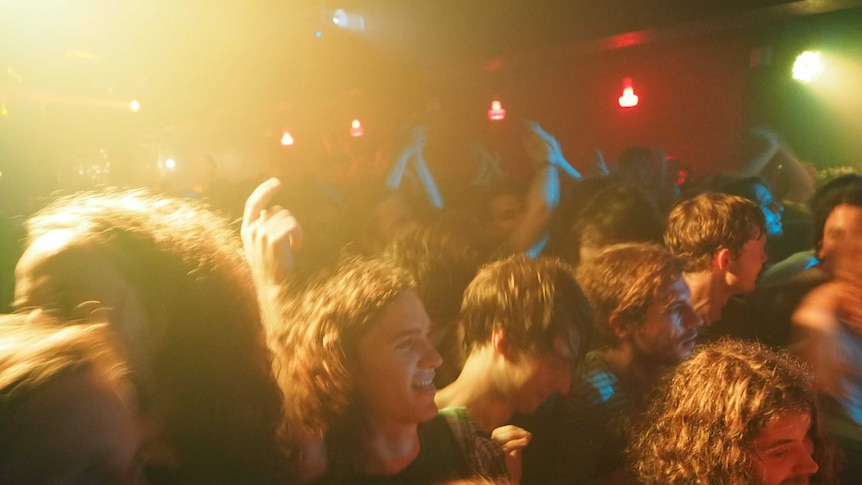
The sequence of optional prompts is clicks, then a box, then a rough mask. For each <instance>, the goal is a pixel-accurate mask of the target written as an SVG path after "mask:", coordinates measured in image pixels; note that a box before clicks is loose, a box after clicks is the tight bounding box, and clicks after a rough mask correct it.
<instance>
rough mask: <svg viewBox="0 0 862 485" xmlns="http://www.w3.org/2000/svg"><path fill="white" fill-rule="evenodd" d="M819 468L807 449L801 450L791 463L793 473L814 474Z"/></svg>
mask: <svg viewBox="0 0 862 485" xmlns="http://www.w3.org/2000/svg"><path fill="white" fill-rule="evenodd" d="M819 469H820V467H819V466H818V465H817V462H816V461H814V458H813V457H812V456H811V452H809V451H808V450H801V451H800V452H799V454H798V456H797V458H796V462H795V463H794V464H793V471H794V473H797V474H799V475H814V474H815V473H817V470H819Z"/></svg>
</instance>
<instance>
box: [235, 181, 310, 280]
mask: <svg viewBox="0 0 862 485" xmlns="http://www.w3.org/2000/svg"><path fill="white" fill-rule="evenodd" d="M280 190H281V182H280V181H279V180H278V179H276V178H271V179H269V180H267V181H266V182H263V183H262V184H260V185H259V186H258V187H257V188H256V189H255V190H254V192H252V194H251V195H250V196H249V198H248V200H246V202H245V210H244V211H243V218H242V231H241V234H242V245H243V249H244V251H245V257H246V259H247V260H248V264H249V266H251V269H252V274H253V275H254V281H255V285H256V286H257V288H258V291H259V292H262V291H264V290H266V289H269V288H271V287H273V286H280V285H281V284H283V283H284V282H285V281H286V280H287V279H288V277H289V276H290V275H291V273H292V270H293V266H294V260H293V258H294V250H296V249H298V248H299V247H300V245H301V244H302V228H301V227H300V225H299V222H298V221H297V220H296V218H294V217H293V215H292V214H291V213H290V211H288V210H286V209H284V208H282V207H279V206H272V207H268V206H269V203H270V202H271V201H272V199H273V197H275V195H276V194H277V193H278V192H279V191H280Z"/></svg>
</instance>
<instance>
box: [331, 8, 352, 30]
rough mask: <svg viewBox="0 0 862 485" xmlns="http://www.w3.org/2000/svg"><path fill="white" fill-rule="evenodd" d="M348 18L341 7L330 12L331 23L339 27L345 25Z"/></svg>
mask: <svg viewBox="0 0 862 485" xmlns="http://www.w3.org/2000/svg"><path fill="white" fill-rule="evenodd" d="M348 20H349V18H348V17H347V12H345V11H344V10H343V9H340V8H339V9H338V10H336V11H335V12H333V13H332V23H333V24H335V25H337V26H339V27H347V21H348Z"/></svg>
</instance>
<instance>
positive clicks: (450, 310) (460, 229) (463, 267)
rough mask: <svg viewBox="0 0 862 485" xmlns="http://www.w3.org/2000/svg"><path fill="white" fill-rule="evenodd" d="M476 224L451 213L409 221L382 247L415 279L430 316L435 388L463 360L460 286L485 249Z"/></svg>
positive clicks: (451, 378)
mask: <svg viewBox="0 0 862 485" xmlns="http://www.w3.org/2000/svg"><path fill="white" fill-rule="evenodd" d="M476 229H477V228H476V227H475V226H470V225H469V221H466V220H459V219H454V218H453V219H443V218H437V220H435V221H432V222H429V223H425V224H422V223H419V222H413V223H411V224H408V225H407V226H406V227H403V228H402V229H401V230H400V231H399V232H398V233H397V235H396V236H395V238H394V239H393V240H392V241H391V242H390V243H389V245H388V246H387V247H386V249H385V251H384V254H385V255H386V256H387V257H389V258H391V259H392V260H393V261H394V262H395V263H396V264H397V265H398V266H400V267H401V268H404V269H406V270H407V271H409V272H410V274H411V275H412V276H413V278H414V279H415V280H416V293H417V294H418V295H419V299H420V300H422V304H423V305H424V306H425V308H426V309H427V311H428V316H429V317H430V318H431V335H430V337H431V342H432V343H433V344H434V348H435V349H437V352H439V353H440V355H441V356H443V364H442V365H441V366H440V368H438V369H437V372H436V374H435V376H434V383H435V384H436V385H437V387H438V388H443V387H445V386H447V385H449V384H450V383H451V382H452V381H454V380H455V378H456V377H458V374H459V373H460V372H461V366H462V365H463V364H464V355H463V348H462V343H461V333H460V332H459V329H458V312H459V310H460V308H461V300H462V299H463V296H464V290H465V289H466V288H467V285H469V284H470V281H472V280H473V277H474V276H476V272H477V271H478V270H479V265H480V262H481V261H482V260H484V257H483V255H484V254H485V253H486V251H485V250H483V249H485V248H482V247H481V246H482V244H481V242H480V240H481V237H480V235H479V234H478V231H477V230H476Z"/></svg>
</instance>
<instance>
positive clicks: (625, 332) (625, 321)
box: [608, 313, 633, 340]
mask: <svg viewBox="0 0 862 485" xmlns="http://www.w3.org/2000/svg"><path fill="white" fill-rule="evenodd" d="M608 324H610V327H611V330H612V331H613V332H614V335H616V337H617V338H618V339H620V340H625V339H627V338H628V337H629V336H630V335H631V333H632V326H633V325H632V322H631V320H630V319H629V318H627V317H625V316H623V315H620V314H619V313H612V314H611V316H610V318H609V319H608Z"/></svg>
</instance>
